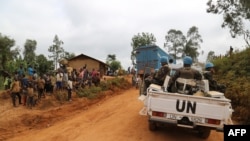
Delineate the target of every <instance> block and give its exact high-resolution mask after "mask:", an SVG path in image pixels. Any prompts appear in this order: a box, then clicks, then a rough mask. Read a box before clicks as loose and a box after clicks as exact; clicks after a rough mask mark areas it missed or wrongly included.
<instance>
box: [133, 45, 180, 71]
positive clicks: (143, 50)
mask: <svg viewBox="0 0 250 141" xmlns="http://www.w3.org/2000/svg"><path fill="white" fill-rule="evenodd" d="M135 56H136V70H137V74H139V75H143V74H146V73H150V72H152V71H155V70H158V69H159V68H160V67H161V63H160V58H161V57H162V56H167V57H168V59H169V60H171V61H172V62H169V63H175V60H174V58H173V57H172V56H171V55H169V54H168V53H166V52H165V51H164V50H163V49H162V48H160V47H159V46H157V45H147V46H140V47H138V48H137V49H136V55H135Z"/></svg>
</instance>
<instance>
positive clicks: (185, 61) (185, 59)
mask: <svg viewBox="0 0 250 141" xmlns="http://www.w3.org/2000/svg"><path fill="white" fill-rule="evenodd" d="M183 63H184V64H187V65H192V63H193V59H192V58H191V57H190V56H185V57H184V58H183Z"/></svg>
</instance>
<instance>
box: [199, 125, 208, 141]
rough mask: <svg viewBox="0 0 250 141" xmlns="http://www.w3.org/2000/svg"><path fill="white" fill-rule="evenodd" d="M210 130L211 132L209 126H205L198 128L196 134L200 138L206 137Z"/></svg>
mask: <svg viewBox="0 0 250 141" xmlns="http://www.w3.org/2000/svg"><path fill="white" fill-rule="evenodd" d="M210 132H211V129H209V128H206V127H200V128H198V135H199V137H200V138H202V139H206V138H208V137H209V135H210Z"/></svg>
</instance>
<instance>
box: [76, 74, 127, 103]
mask: <svg viewBox="0 0 250 141" xmlns="http://www.w3.org/2000/svg"><path fill="white" fill-rule="evenodd" d="M129 86H130V85H129V82H128V81H126V80H125V79H124V78H123V77H121V78H119V77H115V78H113V79H109V80H107V81H101V83H100V85H99V86H98V87H96V86H92V87H89V88H80V89H78V90H77V92H76V94H77V95H78V96H79V97H86V98H89V99H94V98H98V97H99V96H100V95H101V92H102V91H107V90H112V91H114V90H116V89H117V88H119V89H127V88H128V87H129Z"/></svg>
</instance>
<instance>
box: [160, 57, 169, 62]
mask: <svg viewBox="0 0 250 141" xmlns="http://www.w3.org/2000/svg"><path fill="white" fill-rule="evenodd" d="M160 61H161V63H168V57H167V56H162V57H161V60H160Z"/></svg>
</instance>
